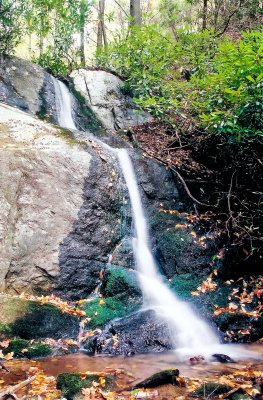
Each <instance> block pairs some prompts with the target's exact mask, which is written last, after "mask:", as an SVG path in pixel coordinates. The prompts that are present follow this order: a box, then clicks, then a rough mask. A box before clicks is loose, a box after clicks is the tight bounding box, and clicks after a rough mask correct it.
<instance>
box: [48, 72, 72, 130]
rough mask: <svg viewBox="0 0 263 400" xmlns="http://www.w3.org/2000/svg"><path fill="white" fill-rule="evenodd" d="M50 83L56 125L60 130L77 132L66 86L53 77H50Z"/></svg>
mask: <svg viewBox="0 0 263 400" xmlns="http://www.w3.org/2000/svg"><path fill="white" fill-rule="evenodd" d="M52 81H53V84H54V88H55V101H56V110H57V119H58V124H59V125H60V126H61V127H62V128H67V129H72V130H77V127H76V125H75V122H74V120H73V117H72V102H71V94H70V92H69V90H68V88H67V86H66V85H65V84H64V83H63V82H61V81H60V80H58V79H56V78H54V77H52Z"/></svg>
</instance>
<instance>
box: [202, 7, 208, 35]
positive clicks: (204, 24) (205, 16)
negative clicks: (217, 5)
mask: <svg viewBox="0 0 263 400" xmlns="http://www.w3.org/2000/svg"><path fill="white" fill-rule="evenodd" d="M207 5H208V0H204V2H203V22H202V30H203V31H204V30H205V29H206V28H207Z"/></svg>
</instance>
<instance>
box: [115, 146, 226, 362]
mask: <svg viewBox="0 0 263 400" xmlns="http://www.w3.org/2000/svg"><path fill="white" fill-rule="evenodd" d="M118 158H119V162H120V166H121V169H122V172H123V175H124V178H125V181H126V184H127V187H128V190H129V195H130V200H131V206H132V211H133V218H134V224H135V238H134V239H133V249H134V255H135V259H136V264H137V269H138V272H139V279H140V282H141V286H142V290H143V294H144V298H145V300H144V301H145V306H147V307H149V308H152V309H154V310H155V311H156V312H157V314H159V315H160V317H161V318H163V319H164V320H165V321H166V322H167V323H168V325H169V327H170V329H171V331H172V332H173V339H174V345H175V348H178V349H181V350H183V349H188V351H189V352H190V354H195V355H196V354H199V353H200V352H202V351H203V350H204V349H205V348H207V347H210V348H211V347H216V346H218V345H219V344H220V343H219V339H218V337H217V335H216V334H215V333H214V331H213V330H212V329H211V328H210V326H209V325H208V324H207V323H206V322H204V321H203V320H202V319H201V318H199V317H198V316H197V315H196V313H195V312H194V311H193V310H192V308H191V307H190V306H189V305H188V304H186V303H185V302H182V301H180V300H179V299H178V298H177V297H176V296H175V295H174V293H173V292H172V291H171V290H170V288H169V287H168V286H167V284H166V283H165V282H164V281H163V278H162V276H161V275H160V273H159V272H158V269H157V266H156V263H155V260H154V257H153V255H152V252H151V250H150V247H149V239H148V232H147V222H146V219H145V215H144V211H143V207H142V202H141V197H140V192H139V188H138V185H137V182H136V177H135V173H134V170H133V166H132V163H131V160H130V157H129V155H128V153H127V151H126V150H125V149H121V150H118Z"/></svg>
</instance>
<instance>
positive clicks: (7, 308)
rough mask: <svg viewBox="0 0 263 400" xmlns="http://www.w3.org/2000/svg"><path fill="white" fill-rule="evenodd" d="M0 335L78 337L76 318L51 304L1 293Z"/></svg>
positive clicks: (27, 337) (28, 337) (25, 337)
mask: <svg viewBox="0 0 263 400" xmlns="http://www.w3.org/2000/svg"><path fill="white" fill-rule="evenodd" d="M0 315H1V325H0V336H2V337H3V336H5V337H6V336H8V337H19V338H21V339H27V340H30V339H40V338H46V337H49V338H53V339H60V338H68V337H73V338H75V337H77V335H78V330H79V321H78V319H77V318H76V317H73V316H71V315H68V314H65V313H62V311H61V310H60V309H59V308H57V307H55V306H53V305H52V304H40V303H38V302H35V301H28V300H24V299H20V298H13V297H10V296H0Z"/></svg>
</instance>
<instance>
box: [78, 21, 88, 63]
mask: <svg viewBox="0 0 263 400" xmlns="http://www.w3.org/2000/svg"><path fill="white" fill-rule="evenodd" d="M79 50H80V63H81V65H82V66H85V63H86V60H85V25H84V24H83V26H82V27H81V29H80V49H79Z"/></svg>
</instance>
